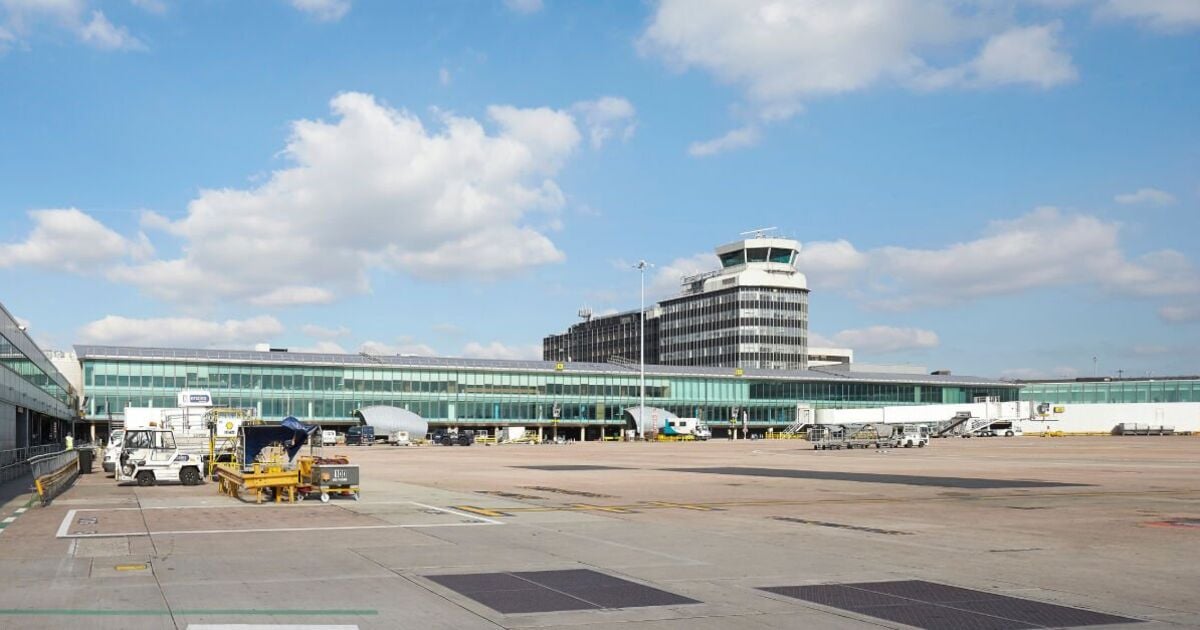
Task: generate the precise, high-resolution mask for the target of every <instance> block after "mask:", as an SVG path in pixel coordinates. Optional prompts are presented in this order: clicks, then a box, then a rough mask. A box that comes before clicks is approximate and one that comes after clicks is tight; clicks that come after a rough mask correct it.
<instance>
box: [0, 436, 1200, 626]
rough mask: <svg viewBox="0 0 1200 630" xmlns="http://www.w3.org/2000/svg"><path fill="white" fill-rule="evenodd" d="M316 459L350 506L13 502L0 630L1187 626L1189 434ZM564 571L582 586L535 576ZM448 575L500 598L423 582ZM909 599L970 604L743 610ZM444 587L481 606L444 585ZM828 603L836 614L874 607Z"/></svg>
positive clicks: (162, 495) (633, 446)
mask: <svg viewBox="0 0 1200 630" xmlns="http://www.w3.org/2000/svg"><path fill="white" fill-rule="evenodd" d="M324 454H326V455H330V454H345V455H348V456H349V457H350V458H351V460H352V461H353V463H356V464H359V465H360V466H361V476H362V486H363V492H362V496H361V499H360V500H358V501H354V500H352V499H350V498H338V497H335V498H333V499H332V500H331V501H330V502H329V503H328V504H321V503H320V502H319V501H315V500H313V499H309V500H307V501H303V502H300V503H297V504H293V505H287V504H283V505H274V504H264V505H256V504H253V503H247V502H244V501H237V500H234V499H230V498H228V497H223V496H220V495H218V494H217V491H216V485H215V484H213V483H206V484H204V485H202V486H198V487H184V486H168V485H162V486H156V487H150V488H139V487H135V486H118V485H116V483H115V482H114V481H113V480H112V478H111V477H109V476H107V475H105V474H103V473H102V472H100V471H99V466H97V467H96V468H95V470H96V472H95V473H94V474H91V475H84V476H81V478H80V480H79V481H78V482H77V484H76V485H75V487H73V488H72V489H71V490H69V491H68V492H67V493H65V494H64V495H63V496H61V497H59V498H58V499H57V500H55V501H54V502H53V503H52V504H51V505H50V506H48V507H44V508H43V507H40V506H37V505H36V504H35V505H32V506H29V507H27V508H26V509H24V510H23V511H21V512H20V513H17V512H16V511H17V510H18V509H20V508H21V507H22V506H25V505H26V504H28V501H29V496H28V495H22V494H16V495H14V496H13V497H11V498H10V500H8V501H7V502H6V503H5V504H4V506H3V507H2V508H0V512H2V513H0V519H5V518H9V517H12V518H13V520H12V521H9V522H8V523H6V526H5V527H4V529H2V530H0V628H48V627H53V628H57V627H89V628H119V629H121V630H132V629H139V628H179V629H185V628H193V629H196V630H203V629H204V628H235V627H262V628H266V627H297V628H307V627H312V628H316V627H347V628H349V627H357V628H422V629H423V628H497V627H502V628H535V627H536V628H567V627H587V628H589V629H590V628H622V629H624V628H655V629H663V630H666V629H676V628H679V629H684V628H686V629H687V630H704V629H708V628H713V629H716V628H879V627H896V628H904V627H910V626H907V625H904V623H903V622H904V621H907V622H909V623H913V624H914V625H915V626H916V627H928V628H941V627H945V628H954V627H993V628H1034V627H1067V626H1070V625H1071V623H1073V622H1072V621H1070V619H1076V618H1075V617H1070V618H1068V617H1062V616H1055V614H1051V612H1053V611H1051V612H1046V611H1045V610H1042V609H1035V608H1030V607H1027V606H1026V605H1025V604H1022V603H1021V601H1020V600H1030V601H1032V602H1041V603H1046V604H1056V605H1060V606H1065V607H1070V608H1074V609H1080V610H1081V611H1085V612H1081V613H1080V614H1081V615H1082V616H1081V617H1078V619H1083V620H1085V621H1087V620H1089V619H1090V620H1091V621H1090V622H1096V621H1097V620H1099V621H1113V620H1115V618H1111V617H1100V616H1098V615H1095V614H1093V615H1092V616H1091V617H1088V616H1087V614H1088V613H1086V611H1090V613H1103V614H1105V615H1114V616H1119V617H1122V618H1124V620H1119V623H1109V624H1107V625H1103V626H1097V627H1106V628H1124V627H1130V628H1144V629H1147V630H1149V629H1152V628H1168V627H1169V628H1180V627H1200V598H1198V597H1197V593H1200V438H1195V437H1125V438H1118V437H1095V438H1087V437H1079V438H1040V437H1023V438H977V439H971V440H963V439H949V440H935V441H934V442H932V443H931V444H930V446H929V447H928V448H924V449H889V450H880V451H877V450H854V451H814V450H812V449H811V448H810V447H808V446H807V444H806V443H804V442H801V441H794V440H760V441H736V442H729V441H724V440H718V441H712V442H707V443H629V444H626V443H594V442H592V443H575V444H567V445H540V446H533V445H511V446H510V445H501V446H482V445H475V446H472V447H435V446H423V447H384V446H374V447H337V448H325V449H324ZM578 569H586V570H590V571H594V572H597V573H600V574H602V575H601V576H599V577H597V576H594V575H593V574H590V573H582V572H578V571H574V572H571V573H540V572H545V571H565V570H578ZM463 574H503V575H500V576H498V577H497V576H485V577H482V578H439V579H433V578H434V577H436V576H447V575H463ZM514 574H515V575H514ZM530 576H533V577H530ZM543 578H544V579H546V580H551V583H550V585H549V586H542V585H540V584H539V583H537V580H540V579H543ZM560 578H561V579H564V580H566V579H568V578H570V579H577V578H578V580H581V581H578V580H577V583H568V582H562V583H561V584H559V583H555V582H553V580H557V579H560ZM611 578H617V579H621V580H625V581H626V582H629V583H632V584H623V583H617V582H614V581H612V580H611ZM464 580H466V582H464ZM589 580H591V581H589ZM905 580H919V581H923V582H932V583H936V584H943V585H950V586H955V587H962V588H966V589H974V590H977V591H982V592H983V593H982V594H980V595H979V599H978V600H976V598H975V596H973V595H969V594H968V595H967V596H964V597H963V598H960V599H961V600H962V603H955V602H958V601H959V600H954V599H953V598H946V601H951V603H944V602H943V603H938V602H937V601H934V602H933V603H931V604H926V603H921V602H925V601H930V600H925V599H919V597H920V596H916V595H913V596H911V597H910V596H909V595H903V599H901V600H896V599H894V598H893V597H894V596H889V595H884V594H880V593H875V592H868V593H866V594H867V595H869V596H870V597H869V598H868V599H872V601H871V602H869V603H868V604H863V603H862V602H859V604H858V605H857V606H850V607H838V600H836V599H826V600H822V601H821V602H818V601H810V600H805V599H797V598H795V597H790V596H788V595H786V594H779V593H778V592H770V591H765V590H761V589H763V588H768V587H781V586H805V585H820V584H856V585H862V584H863V583H879V582H894V581H905ZM457 583H472V584H473V583H478V584H479V586H477V587H471V588H474V589H475V590H471V588H465V587H464V588H462V589H460V590H455V589H454V588H451V587H449V586H447V585H446V584H457ZM589 584H590V585H591V586H589ZM915 584H917V585H920V584H922V583H921V582H917V583H915ZM489 585H491V586H489ZM885 586H888V585H885ZM641 587H649V588H651V589H655V592H661V593H660V594H659V595H658V596H657V597H659V598H660V600H661V601H667V602H670V603H666V604H661V605H641V604H645V603H647V602H651V603H653V602H652V601H651V600H653V599H654V597H653V593H652V592H650V591H647V590H646V589H644V588H641ZM849 588H850V590H846V589H845V588H843V589H841V590H840V591H837V592H843V591H844V592H848V593H857V594H859V595H862V594H863V591H862V590H861V588H880V587H861V588H860V587H849ZM801 590H802V591H804V592H806V593H808V592H816V591H820V589H815V590H814V589H808V590H804V589H801ZM834 590H837V589H834ZM884 590H886V589H884ZM820 592H824V591H820ZM955 592H959V591H955ZM962 592H963V593H966V592H965V591H962ZM646 593H651V595H652V596H651V597H650V599H643V600H639V599H638V597H645V596H646ZM671 596H678V597H677V598H673V597H671ZM999 596H1009V597H1012V598H1019V599H1003V598H1000V597H999ZM914 597H915V598H918V599H912V598H914ZM987 597H991V598H992V599H987V600H986V601H985V599H984V598H987ZM889 598H891V599H889ZM817 599H820V598H817ZM875 600H880V601H875ZM883 600H886V601H883ZM622 602H625V603H626V604H627V605H622ZM690 602H694V603H690ZM556 606H557V607H558V608H559V609H558V610H553V611H544V612H538V609H539V608H552V607H556ZM562 608H567V609H565V610H564V609H562ZM972 611H974V612H972ZM980 611H982V612H980ZM1059 612H1060V613H1061V611H1059ZM981 615H982V616H981ZM1022 615H1024V617H1022ZM1078 619H1076V620H1078ZM1056 624H1057V625H1056Z"/></svg>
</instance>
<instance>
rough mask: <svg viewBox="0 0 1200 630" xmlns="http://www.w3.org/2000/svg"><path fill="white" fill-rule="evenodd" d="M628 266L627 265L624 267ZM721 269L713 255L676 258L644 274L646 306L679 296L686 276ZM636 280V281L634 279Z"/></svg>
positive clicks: (718, 261) (703, 254)
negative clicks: (681, 284) (681, 281)
mask: <svg viewBox="0 0 1200 630" xmlns="http://www.w3.org/2000/svg"><path fill="white" fill-rule="evenodd" d="M626 266H629V265H626ZM720 268H721V261H720V260H719V259H718V258H717V255H716V254H713V253H707V252H706V253H701V254H695V255H692V256H686V257H683V258H676V259H675V260H672V261H671V262H669V263H666V264H663V265H658V266H656V267H655V268H654V269H650V270H647V272H646V304H651V303H653V301H654V300H659V299H662V298H667V297H672V296H675V295H678V294H679V290H680V280H682V279H683V278H684V277H686V276H694V275H696V274H698V273H704V272H706V271H712V270H714V269H720ZM635 280H636V279H635Z"/></svg>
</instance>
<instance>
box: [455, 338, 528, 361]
mask: <svg viewBox="0 0 1200 630" xmlns="http://www.w3.org/2000/svg"><path fill="white" fill-rule="evenodd" d="M462 355H463V356H464V357H469V358H472V359H509V360H539V359H541V358H542V346H541V344H530V345H517V346H509V345H505V344H503V343H500V342H499V341H493V342H491V343H488V344H482V343H479V342H476V341H472V342H469V343H468V344H467V345H466V346H464V347H463V351H462Z"/></svg>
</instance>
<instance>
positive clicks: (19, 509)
mask: <svg viewBox="0 0 1200 630" xmlns="http://www.w3.org/2000/svg"><path fill="white" fill-rule="evenodd" d="M28 509H29V508H17V514H24V513H25V510H28Z"/></svg>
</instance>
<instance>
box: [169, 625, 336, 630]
mask: <svg viewBox="0 0 1200 630" xmlns="http://www.w3.org/2000/svg"><path fill="white" fill-rule="evenodd" d="M187 630H359V626H356V625H299V624H286V625H278V624H187Z"/></svg>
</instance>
